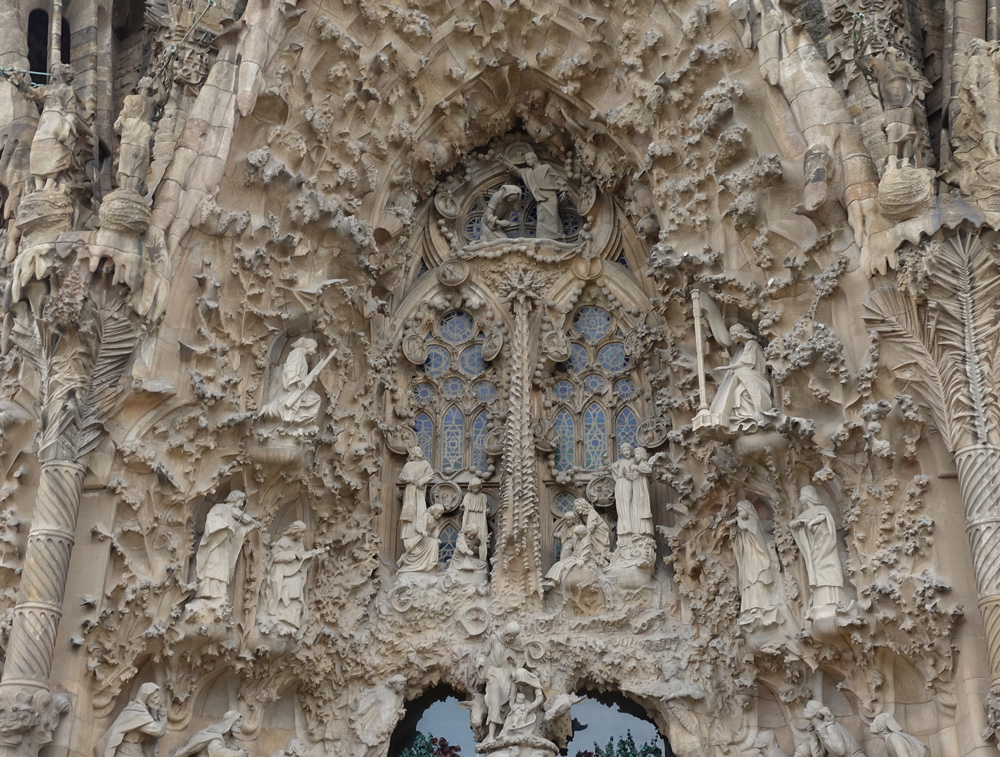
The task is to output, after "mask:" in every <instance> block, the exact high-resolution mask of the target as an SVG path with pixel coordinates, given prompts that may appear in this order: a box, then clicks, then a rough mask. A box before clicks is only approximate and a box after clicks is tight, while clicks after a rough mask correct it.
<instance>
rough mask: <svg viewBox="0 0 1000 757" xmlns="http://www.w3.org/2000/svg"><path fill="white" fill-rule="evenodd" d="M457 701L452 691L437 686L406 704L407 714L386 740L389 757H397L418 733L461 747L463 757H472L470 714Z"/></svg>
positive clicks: (412, 743)
mask: <svg viewBox="0 0 1000 757" xmlns="http://www.w3.org/2000/svg"><path fill="white" fill-rule="evenodd" d="M460 699H461V696H460V695H459V694H458V692H456V691H455V690H454V689H453V688H451V687H450V686H448V685H447V684H439V685H437V686H434V687H433V688H430V689H428V690H427V691H425V692H424V693H423V694H421V695H420V696H418V697H417V698H416V699H411V700H410V701H409V702H407V703H406V715H404V716H403V719H402V720H400V721H399V724H398V725H397V726H396V730H395V731H393V733H392V738H391V739H390V740H389V756H388V757H400V755H402V754H403V753H404V752H405V751H406V750H407V749H409V748H410V747H412V746H413V745H414V744H415V742H416V741H417V738H418V736H419V735H420V734H423V735H424V736H427V737H436V738H444V739H446V740H447V741H448V743H449V744H450V745H452V746H459V747H461V754H462V757H474V755H475V754H476V751H475V746H476V740H475V737H473V735H472V726H471V723H470V720H469V711H468V710H466V709H465V708H464V707H462V706H461V705H460V704H459V700H460Z"/></svg>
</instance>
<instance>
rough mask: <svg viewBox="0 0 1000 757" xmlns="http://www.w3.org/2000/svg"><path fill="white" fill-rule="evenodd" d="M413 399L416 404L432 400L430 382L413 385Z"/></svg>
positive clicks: (432, 394)
mask: <svg viewBox="0 0 1000 757" xmlns="http://www.w3.org/2000/svg"><path fill="white" fill-rule="evenodd" d="M413 401H414V402H416V403H417V404H418V405H426V404H427V403H428V402H433V401H434V387H433V386H431V385H430V384H417V385H416V386H415V387H413Z"/></svg>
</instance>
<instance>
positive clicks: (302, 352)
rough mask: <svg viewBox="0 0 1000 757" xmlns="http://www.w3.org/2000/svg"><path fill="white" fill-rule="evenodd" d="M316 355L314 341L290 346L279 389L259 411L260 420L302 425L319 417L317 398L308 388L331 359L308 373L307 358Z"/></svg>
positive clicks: (318, 400) (330, 355) (324, 360)
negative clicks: (274, 420)
mask: <svg viewBox="0 0 1000 757" xmlns="http://www.w3.org/2000/svg"><path fill="white" fill-rule="evenodd" d="M315 354H316V340H315V339H309V338H308V337H302V338H301V339H297V340H295V342H293V343H292V351H291V352H289V353H288V357H287V358H285V364H284V366H283V367H282V369H281V388H280V389H279V390H278V392H277V394H276V395H275V396H274V399H272V400H271V401H270V402H268V403H267V404H266V405H265V406H264V408H263V410H261V413H260V414H261V417H263V418H274V419H277V420H281V421H283V422H284V423H287V424H290V425H296V426H298V425H306V424H309V423H312V422H313V421H315V420H316V417H317V416H318V415H319V406H320V402H321V400H320V396H319V395H318V394H317V393H316V392H314V391H313V390H312V389H310V387H311V386H312V384H313V382H314V381H315V380H316V377H317V376H319V373H320V371H321V370H323V368H324V367H326V364H327V363H329V362H330V360H331V358H333V356H334V354H335V353H334V352H331V353H330V354H329V355H327V356H326V358H324V359H323V360H321V361H320V362H319V364H318V365H317V366H316V367H315V368H313V369H312V371H310V370H309V358H310V357H312V356H313V355H315Z"/></svg>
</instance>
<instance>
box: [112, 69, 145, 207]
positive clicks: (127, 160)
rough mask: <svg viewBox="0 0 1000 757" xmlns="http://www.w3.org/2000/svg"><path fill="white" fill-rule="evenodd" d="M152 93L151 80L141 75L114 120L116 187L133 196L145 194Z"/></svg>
mask: <svg viewBox="0 0 1000 757" xmlns="http://www.w3.org/2000/svg"><path fill="white" fill-rule="evenodd" d="M152 92H153V80H152V79H151V78H150V77H148V76H144V77H143V78H142V79H140V80H139V86H138V87H136V91H135V93H134V94H131V95H128V96H127V97H126V98H125V101H124V102H123V103H122V110H121V113H120V114H119V115H118V120H117V121H115V131H116V132H117V133H118V134H119V135H121V144H120V146H119V148H118V173H117V180H118V186H119V187H121V188H122V189H124V190H126V191H129V192H135V193H136V194H145V190H144V185H145V183H146V177H148V176H149V164H150V159H149V155H150V142H151V141H152V139H153V124H152V118H153V96H152Z"/></svg>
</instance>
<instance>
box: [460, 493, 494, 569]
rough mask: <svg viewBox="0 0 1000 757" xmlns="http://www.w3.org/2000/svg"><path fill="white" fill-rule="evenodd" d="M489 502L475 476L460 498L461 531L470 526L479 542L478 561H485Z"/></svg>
mask: <svg viewBox="0 0 1000 757" xmlns="http://www.w3.org/2000/svg"><path fill="white" fill-rule="evenodd" d="M488 509H489V500H488V499H487V497H486V495H485V494H484V493H483V482H482V481H480V480H479V479H478V478H476V477H475V476H473V477H472V479H470V481H469V491H468V492H466V494H465V497H463V498H462V529H461V530H462V531H463V532H464V531H465V529H466V526H471V527H472V528H473V529H474V530H475V533H476V537H477V539H478V541H479V559H480V560H486V550H487V547H489V541H490V531H489V526H488V525H487V522H486V516H487V510H488Z"/></svg>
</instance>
